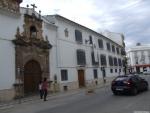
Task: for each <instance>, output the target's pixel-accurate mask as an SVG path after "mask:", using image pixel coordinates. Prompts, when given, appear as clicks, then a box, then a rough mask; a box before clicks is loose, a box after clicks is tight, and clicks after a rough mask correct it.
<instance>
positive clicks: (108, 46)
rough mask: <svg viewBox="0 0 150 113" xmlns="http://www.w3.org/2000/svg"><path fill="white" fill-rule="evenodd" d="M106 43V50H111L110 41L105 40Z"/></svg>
mask: <svg viewBox="0 0 150 113" xmlns="http://www.w3.org/2000/svg"><path fill="white" fill-rule="evenodd" d="M106 45H107V50H108V51H111V50H110V43H108V42H107V43H106Z"/></svg>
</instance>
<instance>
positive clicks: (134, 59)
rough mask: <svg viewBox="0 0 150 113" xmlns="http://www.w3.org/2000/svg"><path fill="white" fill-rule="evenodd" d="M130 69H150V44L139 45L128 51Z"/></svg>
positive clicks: (133, 71) (138, 71)
mask: <svg viewBox="0 0 150 113" xmlns="http://www.w3.org/2000/svg"><path fill="white" fill-rule="evenodd" d="M127 59H128V69H129V72H131V73H143V72H148V71H150V45H137V46H135V47H132V48H130V49H129V50H128V51H127Z"/></svg>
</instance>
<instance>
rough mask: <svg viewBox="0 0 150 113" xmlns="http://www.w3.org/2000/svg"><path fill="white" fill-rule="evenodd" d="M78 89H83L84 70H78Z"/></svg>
mask: <svg viewBox="0 0 150 113" xmlns="http://www.w3.org/2000/svg"><path fill="white" fill-rule="evenodd" d="M78 81H79V87H80V88H81V87H85V78H84V70H78Z"/></svg>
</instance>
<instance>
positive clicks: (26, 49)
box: [12, 14, 52, 92]
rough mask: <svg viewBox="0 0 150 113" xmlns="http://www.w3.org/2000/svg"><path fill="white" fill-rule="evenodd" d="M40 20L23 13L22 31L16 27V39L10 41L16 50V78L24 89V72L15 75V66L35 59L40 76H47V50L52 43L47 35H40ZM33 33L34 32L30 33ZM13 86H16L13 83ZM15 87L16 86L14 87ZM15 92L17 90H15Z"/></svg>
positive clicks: (20, 65)
mask: <svg viewBox="0 0 150 113" xmlns="http://www.w3.org/2000/svg"><path fill="white" fill-rule="evenodd" d="M42 22H43V21H42V20H41V19H39V18H37V17H36V16H32V15H27V14H25V15H24V25H23V28H24V31H23V32H22V33H20V29H19V27H18V28H17V29H16V35H15V36H16V39H14V40H13V41H12V42H13V43H14V44H15V51H16V54H15V55H16V58H15V59H16V60H15V61H16V80H18V79H19V80H21V81H22V83H23V85H22V86H21V87H22V89H24V88H23V87H24V74H23V73H22V76H21V77H20V76H18V75H17V67H24V66H25V64H26V63H27V62H28V61H30V60H35V61H37V62H38V63H39V64H40V67H41V70H42V78H44V77H47V78H49V52H50V50H49V49H51V48H52V45H51V44H50V43H49V41H48V37H47V38H46V39H45V40H44V38H43V35H42ZM32 33H34V34H32ZM14 87H18V86H17V85H15V86H14ZM15 89H17V88H15ZM16 92H17V90H16Z"/></svg>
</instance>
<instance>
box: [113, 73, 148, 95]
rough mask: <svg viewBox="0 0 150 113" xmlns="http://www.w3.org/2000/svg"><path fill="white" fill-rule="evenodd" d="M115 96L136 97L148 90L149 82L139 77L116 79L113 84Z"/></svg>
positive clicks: (129, 76) (124, 76)
mask: <svg viewBox="0 0 150 113" xmlns="http://www.w3.org/2000/svg"><path fill="white" fill-rule="evenodd" d="M111 90H112V92H113V93H114V95H118V94H120V93H127V94H128V93H130V94H133V95H136V94H137V93H138V92H140V91H144V90H145V91H146V90H148V82H147V81H146V80H145V79H143V78H141V77H139V76H138V75H123V76H118V77H116V78H115V79H114V80H113V81H112V83H111Z"/></svg>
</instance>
